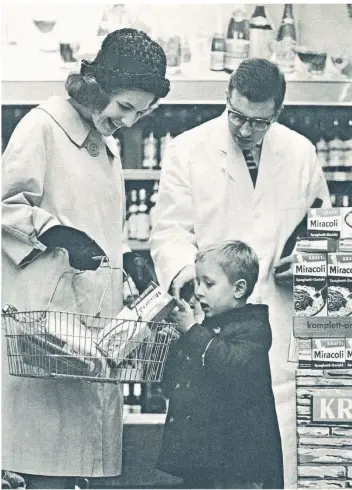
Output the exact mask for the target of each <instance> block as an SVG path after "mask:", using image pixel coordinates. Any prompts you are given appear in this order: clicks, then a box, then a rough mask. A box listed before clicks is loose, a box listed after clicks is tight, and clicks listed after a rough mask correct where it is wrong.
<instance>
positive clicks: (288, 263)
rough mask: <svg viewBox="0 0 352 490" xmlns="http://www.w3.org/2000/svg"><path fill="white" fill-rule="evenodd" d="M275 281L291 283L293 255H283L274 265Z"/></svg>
mask: <svg viewBox="0 0 352 490" xmlns="http://www.w3.org/2000/svg"><path fill="white" fill-rule="evenodd" d="M274 276H275V281H276V282H278V283H289V284H291V283H292V280H293V255H289V256H287V257H283V258H282V259H280V260H279V262H278V263H277V264H276V266H275V267H274Z"/></svg>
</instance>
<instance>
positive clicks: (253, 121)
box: [227, 102, 276, 131]
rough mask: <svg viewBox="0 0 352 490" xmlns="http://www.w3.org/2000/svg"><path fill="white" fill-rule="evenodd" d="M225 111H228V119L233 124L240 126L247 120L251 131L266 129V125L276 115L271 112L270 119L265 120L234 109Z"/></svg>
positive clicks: (267, 125)
mask: <svg viewBox="0 0 352 490" xmlns="http://www.w3.org/2000/svg"><path fill="white" fill-rule="evenodd" d="M228 104H229V102H228ZM227 112H228V116H229V120H230V122H231V123H232V124H233V125H234V126H236V127H237V128H240V127H241V126H243V125H244V124H245V123H246V122H247V121H248V122H249V126H250V128H251V130H252V131H265V130H266V129H268V127H269V126H270V124H271V123H272V122H273V120H274V118H275V116H276V113H275V114H273V116H272V117H271V119H270V120H267V119H261V118H257V117H246V116H244V115H243V114H241V113H240V112H237V111H234V110H233V109H227Z"/></svg>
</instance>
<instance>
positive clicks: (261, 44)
mask: <svg viewBox="0 0 352 490" xmlns="http://www.w3.org/2000/svg"><path fill="white" fill-rule="evenodd" d="M249 39H250V47H249V56H250V57H251V58H266V59H270V58H271V54H272V52H271V46H272V42H273V40H274V34H273V31H272V30H270V31H269V30H264V29H251V30H250V31H249Z"/></svg>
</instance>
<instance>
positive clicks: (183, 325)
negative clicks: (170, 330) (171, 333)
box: [169, 298, 196, 333]
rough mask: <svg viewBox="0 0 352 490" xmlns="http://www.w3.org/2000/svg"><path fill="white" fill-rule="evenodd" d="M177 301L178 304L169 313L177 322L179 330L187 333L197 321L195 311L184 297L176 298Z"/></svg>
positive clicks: (171, 318)
mask: <svg viewBox="0 0 352 490" xmlns="http://www.w3.org/2000/svg"><path fill="white" fill-rule="evenodd" d="M175 301H176V304H177V306H176V307H175V308H174V310H173V311H172V312H171V313H170V315H169V317H170V321H172V323H176V326H175V328H176V329H177V330H178V331H179V332H181V333H186V332H188V330H189V329H190V328H191V327H192V325H194V324H195V323H196V321H195V319H194V314H193V311H192V309H191V307H190V306H189V304H188V303H187V302H186V301H185V300H184V299H181V300H179V299H178V298H175Z"/></svg>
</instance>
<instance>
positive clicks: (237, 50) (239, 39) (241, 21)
mask: <svg viewBox="0 0 352 490" xmlns="http://www.w3.org/2000/svg"><path fill="white" fill-rule="evenodd" d="M248 56H249V19H248V13H247V11H246V9H245V7H244V6H240V5H238V6H237V7H236V8H235V10H234V12H233V14H232V17H231V20H230V23H229V27H228V29H227V36H226V54H225V71H227V72H228V73H232V72H233V71H234V70H236V68H237V67H238V65H239V64H240V63H241V61H243V60H244V59H246V58H248Z"/></svg>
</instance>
